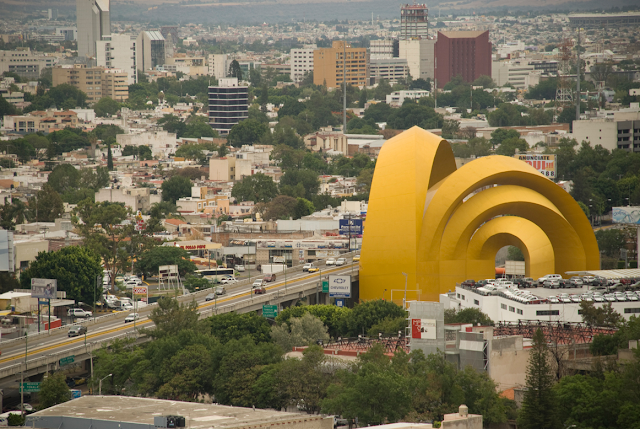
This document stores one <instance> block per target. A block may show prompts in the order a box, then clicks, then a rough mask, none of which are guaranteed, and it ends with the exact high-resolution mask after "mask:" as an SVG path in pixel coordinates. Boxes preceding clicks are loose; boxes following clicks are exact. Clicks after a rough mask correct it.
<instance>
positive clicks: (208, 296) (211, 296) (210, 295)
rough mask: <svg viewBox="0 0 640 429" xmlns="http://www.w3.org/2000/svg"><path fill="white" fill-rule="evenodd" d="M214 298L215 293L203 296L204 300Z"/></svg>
mask: <svg viewBox="0 0 640 429" xmlns="http://www.w3.org/2000/svg"><path fill="white" fill-rule="evenodd" d="M214 299H216V294H215V293H210V294H208V295H207V296H206V297H205V298H204V300H205V301H213V300H214Z"/></svg>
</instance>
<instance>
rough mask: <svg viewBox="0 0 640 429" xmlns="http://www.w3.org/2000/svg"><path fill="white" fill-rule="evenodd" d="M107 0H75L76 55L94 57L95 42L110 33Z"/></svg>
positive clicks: (109, 4)
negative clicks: (76, 25) (76, 26)
mask: <svg viewBox="0 0 640 429" xmlns="http://www.w3.org/2000/svg"><path fill="white" fill-rule="evenodd" d="M110 9H111V2H110V1H109V0H76V17H77V18H76V19H77V23H78V56H80V57H94V56H95V55H96V42H97V41H99V40H101V39H102V37H103V36H107V35H109V34H111V15H110V13H111V12H110Z"/></svg>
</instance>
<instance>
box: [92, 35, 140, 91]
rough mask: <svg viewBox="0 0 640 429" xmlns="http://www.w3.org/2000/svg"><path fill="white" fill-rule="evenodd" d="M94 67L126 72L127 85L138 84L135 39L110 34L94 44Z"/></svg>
mask: <svg viewBox="0 0 640 429" xmlns="http://www.w3.org/2000/svg"><path fill="white" fill-rule="evenodd" d="M96 65H97V66H98V67H106V68H117V69H122V70H124V71H126V72H127V75H128V76H129V77H128V82H129V84H130V85H131V84H134V83H137V82H138V70H137V68H136V37H135V36H132V35H130V34H115V33H114V34H110V35H108V36H104V37H103V38H102V40H100V41H98V42H96Z"/></svg>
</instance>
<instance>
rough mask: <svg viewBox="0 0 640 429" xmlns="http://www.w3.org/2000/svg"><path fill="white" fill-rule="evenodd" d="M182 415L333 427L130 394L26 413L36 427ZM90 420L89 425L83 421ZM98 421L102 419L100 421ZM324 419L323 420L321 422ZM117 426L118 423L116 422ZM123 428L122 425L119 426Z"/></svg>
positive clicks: (198, 424)
mask: <svg viewBox="0 0 640 429" xmlns="http://www.w3.org/2000/svg"><path fill="white" fill-rule="evenodd" d="M167 415H174V416H182V417H184V418H185V427H187V428H191V429H197V428H248V427H251V428H261V427H271V426H273V425H284V426H285V427H289V428H292V427H296V426H298V425H299V426H300V427H303V426H304V427H305V428H322V429H324V428H328V429H331V428H332V427H333V417H324V416H322V415H309V414H298V413H288V412H281V411H275V410H261V409H255V410H254V409H251V408H243V407H232V406H226V405H215V404H200V403H197V402H181V401H171V400H164V399H150V398H137V397H130V396H97V395H96V396H83V397H81V398H77V399H73V400H71V401H68V402H65V403H62V404H58V405H55V406H53V407H51V408H47V409H45V410H42V411H38V412H36V413H33V414H30V415H29V416H27V421H28V422H29V423H28V426H32V425H34V427H39V428H55V429H57V428H59V427H61V425H62V427H65V428H73V427H79V428H80V427H84V428H88V427H92V428H96V429H99V428H102V427H113V424H114V423H116V422H118V423H120V422H123V423H127V425H126V427H128V428H131V427H144V426H146V427H150V428H153V427H154V422H153V418H154V417H157V416H167ZM89 420H90V421H91V423H90V424H84V423H83V422H86V421H89ZM99 420H102V421H104V424H100V422H99ZM323 420H324V421H323ZM117 426H118V427H119V426H120V425H117ZM123 427H124V426H123Z"/></svg>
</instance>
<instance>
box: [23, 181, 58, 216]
mask: <svg viewBox="0 0 640 429" xmlns="http://www.w3.org/2000/svg"><path fill="white" fill-rule="evenodd" d="M28 204H29V217H30V218H31V219H32V220H33V221H35V222H54V221H55V220H56V219H57V218H59V217H60V216H62V213H64V204H63V202H62V198H60V194H59V193H57V192H56V191H55V189H53V187H52V186H51V185H49V184H48V183H46V184H45V185H44V186H43V187H42V190H41V191H38V192H36V195H35V197H31V198H29V203H28Z"/></svg>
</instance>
